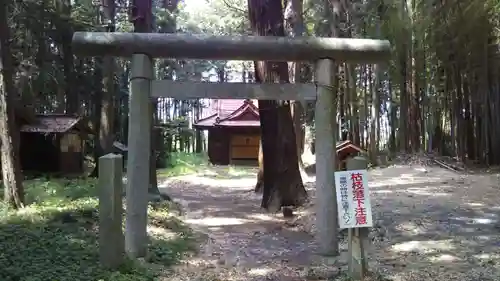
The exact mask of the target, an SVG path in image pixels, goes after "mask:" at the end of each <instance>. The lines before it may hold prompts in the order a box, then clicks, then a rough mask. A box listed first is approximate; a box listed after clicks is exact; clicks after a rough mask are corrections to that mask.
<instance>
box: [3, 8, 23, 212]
mask: <svg viewBox="0 0 500 281" xmlns="http://www.w3.org/2000/svg"><path fill="white" fill-rule="evenodd" d="M9 2H10V1H1V3H0V141H1V149H0V150H1V159H2V161H1V165H2V176H3V186H4V188H5V189H4V200H5V202H6V203H7V204H9V205H10V206H11V207H13V208H22V207H24V189H23V176H22V172H21V163H20V159H19V140H20V135H19V128H18V127H17V124H16V120H15V110H14V107H15V104H16V98H15V89H14V84H13V80H12V79H13V73H12V72H13V71H12V67H13V65H12V54H11V51H10V30H9V26H8V22H7V18H8V7H9Z"/></svg>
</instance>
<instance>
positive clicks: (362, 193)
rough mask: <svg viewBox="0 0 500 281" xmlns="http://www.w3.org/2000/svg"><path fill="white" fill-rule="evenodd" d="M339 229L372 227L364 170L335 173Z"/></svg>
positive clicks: (365, 172)
mask: <svg viewBox="0 0 500 281" xmlns="http://www.w3.org/2000/svg"><path fill="white" fill-rule="evenodd" d="M335 187H336V189H337V208H338V215H339V227H340V228H355V227H372V226H373V219H372V205H371V203H370V192H369V190H368V173H367V171H366V170H352V171H340V172H335Z"/></svg>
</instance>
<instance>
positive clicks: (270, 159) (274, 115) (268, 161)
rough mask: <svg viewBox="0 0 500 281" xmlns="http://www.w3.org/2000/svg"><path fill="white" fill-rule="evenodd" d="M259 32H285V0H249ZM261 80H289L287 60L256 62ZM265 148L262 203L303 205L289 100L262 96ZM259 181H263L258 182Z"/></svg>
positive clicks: (271, 208) (274, 209)
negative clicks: (283, 0)
mask: <svg viewBox="0 0 500 281" xmlns="http://www.w3.org/2000/svg"><path fill="white" fill-rule="evenodd" d="M248 10H249V18H250V24H251V26H252V29H253V32H254V33H255V35H259V36H269V35H271V36H285V29H284V26H283V22H284V18H283V7H282V5H281V1H265V0H248ZM254 66H255V80H256V82H257V83H262V82H276V83H288V82H289V77H288V66H287V63H286V62H257V61H256V62H254ZM259 114H260V124H261V136H262V138H261V142H262V152H263V168H264V170H263V175H262V179H259V178H258V179H257V180H258V181H259V180H261V183H260V184H263V194H262V204H261V206H262V207H263V208H265V209H267V210H268V211H270V212H277V211H279V210H280V208H281V207H282V206H299V205H301V204H302V203H304V202H305V200H306V198H307V192H306V190H305V188H304V184H303V183H302V178H301V176H300V171H299V165H298V161H297V160H298V153H297V146H296V143H295V139H296V138H295V132H294V128H293V120H292V116H291V112H290V103H289V102H288V101H274V100H259ZM257 184H259V182H258V183H257Z"/></svg>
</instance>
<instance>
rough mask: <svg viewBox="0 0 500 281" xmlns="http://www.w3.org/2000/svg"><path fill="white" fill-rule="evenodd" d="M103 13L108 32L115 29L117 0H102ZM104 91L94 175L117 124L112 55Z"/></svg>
mask: <svg viewBox="0 0 500 281" xmlns="http://www.w3.org/2000/svg"><path fill="white" fill-rule="evenodd" d="M101 5H102V7H103V13H102V15H101V24H102V25H103V26H105V28H106V31H107V32H114V31H115V2H114V0H101ZM102 62H103V67H102V91H100V94H101V97H100V99H99V101H98V103H97V104H96V106H98V108H97V115H98V116H97V117H96V119H97V120H96V125H97V126H96V127H97V129H98V132H99V141H98V143H96V150H97V151H96V152H97V153H95V156H96V161H95V163H96V166H95V168H94V171H93V172H92V176H98V174H99V161H97V158H98V157H101V156H102V155H105V154H108V153H111V152H112V149H113V141H114V124H115V120H114V119H115V112H114V110H115V107H114V93H115V82H114V76H115V59H114V58H113V57H112V56H105V57H104V58H103V59H102Z"/></svg>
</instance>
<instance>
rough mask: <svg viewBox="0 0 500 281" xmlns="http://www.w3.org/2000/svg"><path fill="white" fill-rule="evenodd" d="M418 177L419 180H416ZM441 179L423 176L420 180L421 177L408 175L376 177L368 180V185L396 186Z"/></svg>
mask: <svg viewBox="0 0 500 281" xmlns="http://www.w3.org/2000/svg"><path fill="white" fill-rule="evenodd" d="M416 179H419V180H416ZM440 180H441V179H439V178H425V179H423V180H422V177H410V178H399V177H392V178H389V179H386V180H382V179H378V180H377V181H376V182H374V181H370V187H381V186H396V185H403V184H425V183H434V184H435V183H436V182H439V181H440Z"/></svg>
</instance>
